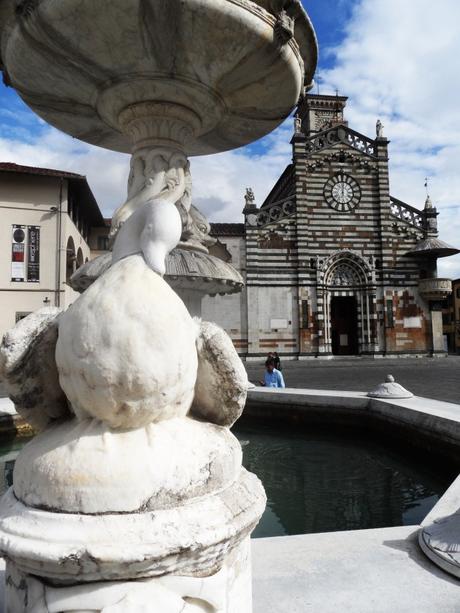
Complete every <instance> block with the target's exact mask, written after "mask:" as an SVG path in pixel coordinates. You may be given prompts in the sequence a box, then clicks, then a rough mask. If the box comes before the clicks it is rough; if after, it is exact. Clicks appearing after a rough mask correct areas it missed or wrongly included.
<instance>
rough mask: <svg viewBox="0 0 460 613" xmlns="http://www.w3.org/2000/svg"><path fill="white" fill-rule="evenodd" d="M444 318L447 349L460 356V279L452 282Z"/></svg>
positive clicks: (443, 313)
mask: <svg viewBox="0 0 460 613" xmlns="http://www.w3.org/2000/svg"><path fill="white" fill-rule="evenodd" d="M442 317H443V326H444V335H445V338H446V341H447V349H448V351H449V352H450V353H454V354H457V355H460V279H455V280H454V281H452V294H451V295H450V297H449V298H448V299H447V300H446V301H445V304H444V308H443V312H442Z"/></svg>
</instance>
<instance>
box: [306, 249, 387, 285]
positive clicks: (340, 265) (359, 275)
mask: <svg viewBox="0 0 460 613" xmlns="http://www.w3.org/2000/svg"><path fill="white" fill-rule="evenodd" d="M340 271H342V272H343V275H344V276H343V280H344V281H349V284H351V285H352V286H356V285H358V286H362V285H373V284H374V282H375V281H374V279H375V276H374V267H373V264H372V265H371V264H370V263H369V262H367V261H366V260H365V259H364V258H363V257H362V256H361V255H359V253H356V252H354V251H351V250H350V249H343V250H339V251H336V252H334V253H333V254H332V255H330V256H329V257H328V258H326V259H324V260H322V261H321V262H320V266H318V285H324V286H331V285H333V284H334V282H335V281H336V280H338V281H339V283H338V285H344V284H345V285H346V284H347V283H341V282H340V274H339V273H340Z"/></svg>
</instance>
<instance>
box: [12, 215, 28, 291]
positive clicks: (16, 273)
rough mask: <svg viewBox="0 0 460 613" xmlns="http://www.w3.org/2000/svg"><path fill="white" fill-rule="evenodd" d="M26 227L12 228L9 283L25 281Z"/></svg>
mask: <svg viewBox="0 0 460 613" xmlns="http://www.w3.org/2000/svg"><path fill="white" fill-rule="evenodd" d="M25 243H26V226H16V225H14V226H13V234H12V247H11V281H15V282H18V283H21V282H23V281H25V266H26V263H25V246H26V245H25Z"/></svg>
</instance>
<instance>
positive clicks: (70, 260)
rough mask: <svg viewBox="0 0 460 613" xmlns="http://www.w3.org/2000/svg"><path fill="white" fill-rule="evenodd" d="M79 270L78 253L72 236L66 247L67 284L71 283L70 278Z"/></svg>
mask: <svg viewBox="0 0 460 613" xmlns="http://www.w3.org/2000/svg"><path fill="white" fill-rule="evenodd" d="M76 269H77V253H76V249H75V242H74V240H73V238H72V237H71V236H69V238H68V239H67V247H66V275H65V276H66V282H67V283H69V281H70V277H71V276H72V275H73V273H74V272H75V271H76Z"/></svg>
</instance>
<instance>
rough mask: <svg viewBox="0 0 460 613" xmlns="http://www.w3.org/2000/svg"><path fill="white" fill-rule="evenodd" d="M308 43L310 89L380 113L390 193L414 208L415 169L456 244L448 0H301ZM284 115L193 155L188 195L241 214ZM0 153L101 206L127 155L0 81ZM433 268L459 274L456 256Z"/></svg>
mask: <svg viewBox="0 0 460 613" xmlns="http://www.w3.org/2000/svg"><path fill="white" fill-rule="evenodd" d="M0 1H1V0H0ZM303 4H304V6H305V8H306V10H307V11H308V13H309V15H310V17H311V19H312V22H313V25H314V27H315V29H316V32H317V36H318V40H319V44H320V62H319V67H318V72H317V74H318V77H319V83H320V88H321V91H322V92H324V93H334V91H335V90H336V89H338V90H339V92H340V93H341V94H343V95H347V96H349V102H348V107H347V111H346V117H347V119H348V121H349V123H350V125H351V127H353V128H354V129H356V130H358V131H360V132H363V133H364V134H368V135H369V136H373V135H374V134H375V122H376V120H377V118H381V119H382V121H383V123H384V125H385V133H386V135H387V136H388V138H389V139H390V140H391V145H390V156H391V159H390V164H391V175H390V181H391V190H392V194H393V195H394V196H396V197H398V198H400V199H402V200H404V201H406V202H409V203H410V204H412V205H414V206H416V207H419V208H421V207H423V204H424V200H425V197H426V192H425V188H424V182H425V177H426V176H429V177H430V186H431V187H430V191H431V196H432V199H433V201H434V203H435V205H436V206H437V208H438V210H439V211H440V213H441V214H440V218H439V221H440V230H441V237H442V238H443V239H444V240H446V241H447V242H450V243H453V244H456V246H460V208H459V203H460V177H459V172H458V169H459V167H460V106H459V105H458V102H457V101H458V99H459V97H460V82H459V81H458V79H456V72H458V70H456V66H455V62H454V61H453V59H452V58H458V57H460V37H459V36H458V25H457V24H458V23H460V2H458V0H439V2H437V3H433V2H432V1H431V0H303ZM291 135H292V119H289V120H287V121H286V123H285V124H283V125H282V126H281V127H280V128H278V130H276V131H275V132H273V133H272V134H271V135H269V136H268V137H266V138H265V139H262V140H261V141H259V142H257V143H254V144H253V145H252V146H249V147H246V148H243V149H239V150H236V151H232V152H227V153H223V154H219V155H215V156H206V157H203V158H193V160H192V171H193V175H194V200H195V204H197V205H198V206H199V207H200V208H202V209H203V211H204V212H205V213H206V214H207V215H208V216H209V218H210V219H211V220H213V221H241V220H242V217H241V210H242V208H243V196H244V192H245V188H246V187H248V186H252V187H253V189H254V191H255V194H256V197H257V200H258V202H259V203H261V202H262V201H263V199H264V198H265V196H266V194H267V193H268V192H269V191H270V189H271V187H272V185H273V183H274V181H275V180H276V179H277V178H278V176H279V175H280V173H281V172H282V171H283V169H284V168H285V166H286V165H287V164H288V163H289V161H290V157H291V149H290V145H289V141H290V137H291ZM0 160H2V161H14V162H17V163H24V164H33V165H38V166H40V165H41V166H49V167H53V168H60V169H67V170H72V171H74V172H80V173H82V174H85V175H87V177H88V181H89V183H90V185H91V187H92V189H93V191H94V193H95V195H96V198H97V199H98V202H99V203H100V205H101V208H102V209H103V211H104V213H105V214H106V215H107V216H109V215H111V213H112V211H113V210H114V209H115V208H116V207H117V206H118V205H119V204H120V203H121V202H123V200H124V198H125V194H126V180H127V174H128V163H129V160H128V157H127V156H125V155H122V154H117V153H113V152H110V151H104V150H102V149H99V148H96V147H91V146H89V145H86V144H84V143H80V142H78V141H76V140H74V139H71V138H70V137H67V136H65V135H63V134H62V133H60V132H58V131H56V130H54V129H52V128H50V127H49V126H47V125H46V124H45V123H44V122H42V121H41V120H40V119H38V118H37V117H36V116H35V115H34V114H33V113H32V112H31V111H29V110H28V109H27V107H26V106H25V105H24V104H23V103H22V102H21V101H20V99H19V98H18V97H17V96H16V94H15V93H14V91H13V90H11V89H7V88H6V87H4V86H3V85H0ZM440 273H441V274H443V275H445V276H449V277H450V276H451V277H460V256H456V257H455V258H449V259H446V260H444V261H442V262H441V265H440Z"/></svg>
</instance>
